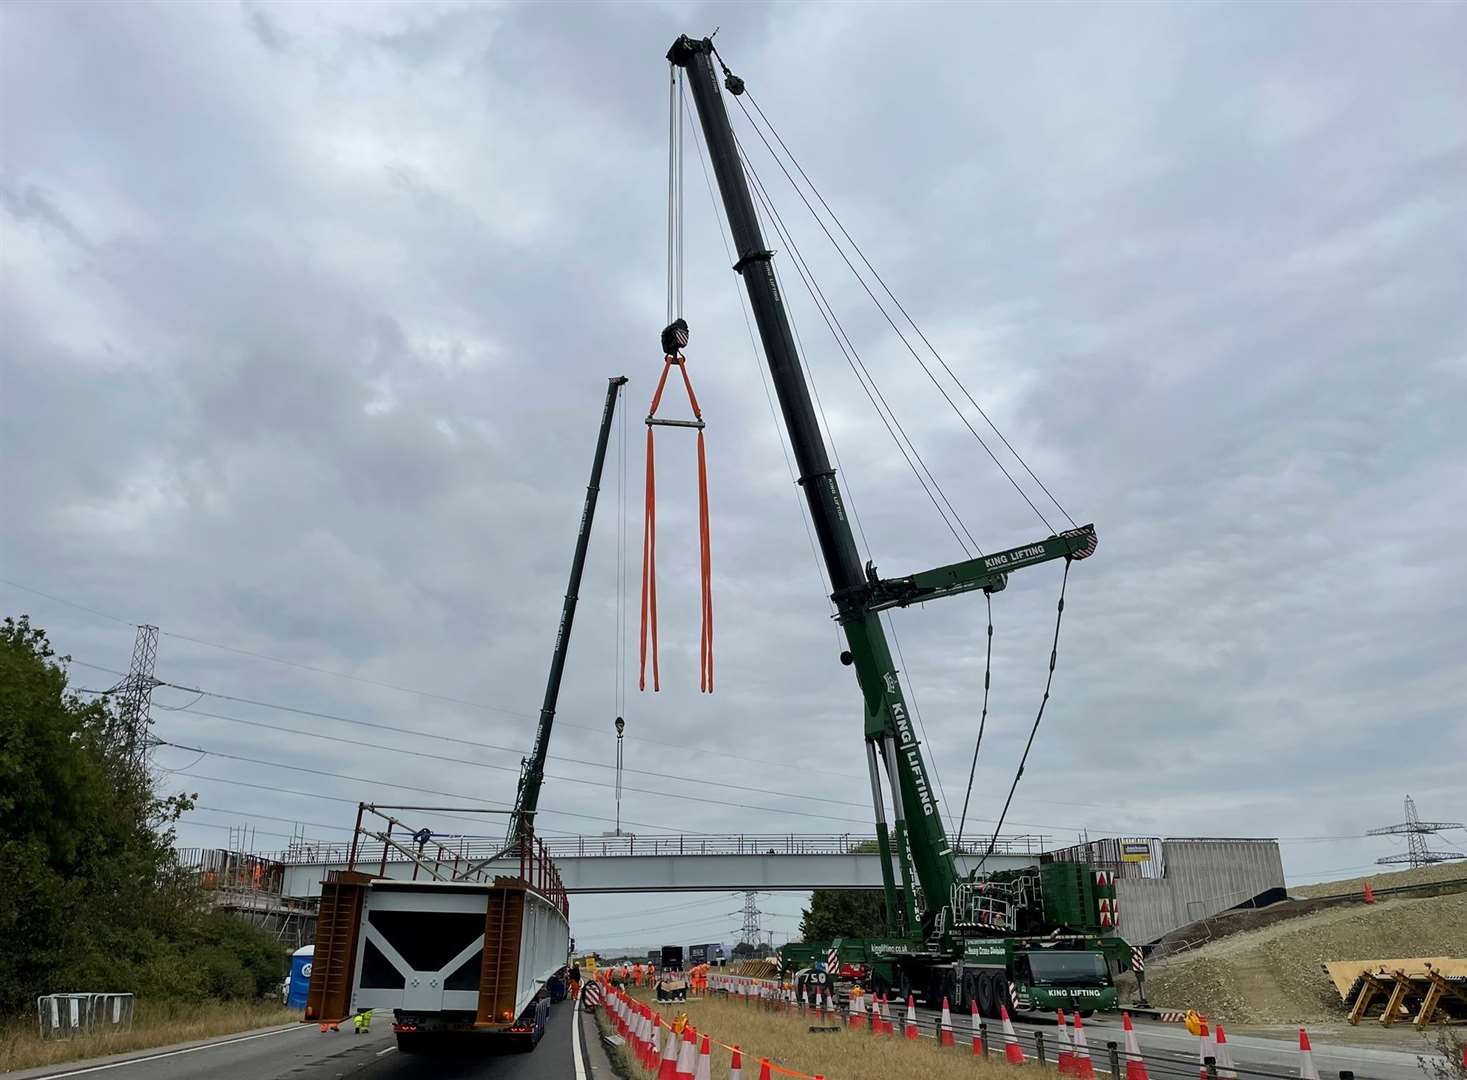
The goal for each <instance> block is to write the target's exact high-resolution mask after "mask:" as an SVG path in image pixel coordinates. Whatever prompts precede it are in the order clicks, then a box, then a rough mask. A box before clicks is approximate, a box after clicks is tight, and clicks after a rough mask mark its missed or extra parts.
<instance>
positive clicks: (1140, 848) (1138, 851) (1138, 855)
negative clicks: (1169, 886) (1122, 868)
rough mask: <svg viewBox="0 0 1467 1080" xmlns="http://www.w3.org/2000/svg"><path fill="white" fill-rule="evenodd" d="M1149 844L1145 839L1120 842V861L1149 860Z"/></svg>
mask: <svg viewBox="0 0 1467 1080" xmlns="http://www.w3.org/2000/svg"><path fill="white" fill-rule="evenodd" d="M1150 861H1151V845H1150V844H1148V843H1147V842H1146V841H1144V840H1141V841H1129V840H1125V841H1122V842H1121V862H1150Z"/></svg>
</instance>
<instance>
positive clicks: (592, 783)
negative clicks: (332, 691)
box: [169, 721, 865, 828]
mask: <svg viewBox="0 0 1467 1080" xmlns="http://www.w3.org/2000/svg"><path fill="white" fill-rule="evenodd" d="M246 723H249V724H251V726H254V727H263V728H272V729H273V730H277V731H283V732H289V733H290V734H294V735H305V736H307V737H311V738H324V739H327V740H331V737H330V736H329V735H313V734H312V733H310V732H302V731H293V730H292V729H290V728H278V727H275V726H274V725H271V724H263V723H259V722H257V721H246ZM331 741H334V740H331ZM169 745H171V746H181V744H179V743H174V742H169ZM186 749H190V750H195V751H197V750H200V749H203V748H202V747H198V746H191V747H186ZM376 749H382V750H388V751H391V752H392V753H394V754H407V755H409V756H412V757H421V758H429V759H433V760H438V761H448V762H453V763H455V764H460V765H462V764H468V765H472V766H474V767H477V768H488V769H495V770H497V771H500V772H514V773H518V772H519V770H518V769H517V768H513V767H511V766H508V765H490V764H488V763H487V762H482V761H474V762H464V761H463V759H461V758H453V757H448V756H447V755H444V754H429V753H425V752H424V751H421V750H404V749H401V748H399V747H378V748H376ZM209 756H210V757H222V758H230V759H232V760H238V761H246V762H252V763H253V764H257V765H277V766H278V767H279V768H283V769H294V770H296V771H298V772H316V771H318V770H314V769H306V768H303V767H301V766H298V765H282V764H279V763H277V762H268V761H266V762H260V761H255V760H254V759H253V758H246V757H240V756H239V755H235V754H226V753H223V752H221V751H218V750H210V751H209ZM327 775H329V774H327ZM545 778H546V779H547V780H561V781H564V782H566V783H569V784H576V785H579V786H582V787H599V788H607V789H614V788H615V786H616V785H615V784H608V783H605V782H604V781H601V780H584V779H581V778H579V777H574V776H559V775H556V774H553V773H546V774H545ZM348 779H356V780H360V779H361V777H348ZM363 782H365V783H370V782H371V781H363ZM399 786H401V785H399ZM626 790H628V791H631V792H633V793H634V794H637V795H643V796H649V797H651V798H655V799H676V800H678V801H679V802H682V803H686V802H687V801H688V800H689V799H693V798H696V799H697V801H698V802H699V803H701V804H703V805H708V806H731V807H733V808H734V809H736V810H753V811H756V812H761V813H767V814H782V815H785V816H789V817H805V818H815V819H818V820H821V821H838V822H840V823H841V824H843V825H862V824H865V822H863V821H861V820H860V819H857V818H846V817H836V816H835V815H833V814H817V813H813V812H811V811H808V810H792V809H789V808H788V807H782V806H758V805H755V804H754V803H749V802H741V803H739V802H728V801H726V800H723V799H710V798H707V797H706V796H702V795H699V796H693V795H688V794H683V793H677V792H666V791H651V790H648V789H646V788H627V789H626ZM438 794H444V793H443V792H438ZM764 794H767V793H764ZM455 797H458V798H466V797H467V796H455ZM781 797H785V796H781ZM788 797H789V798H797V799H799V798H805V797H806V796H803V795H792V796H788ZM812 798H815V797H813V796H812ZM481 801H482V800H481ZM819 801H822V802H836V801H837V800H834V799H820V800H819ZM843 805H847V806H855V805H857V804H855V803H845V804H843ZM598 820H606V819H604V818H602V819H598ZM655 827H656V828H662V827H663V826H655Z"/></svg>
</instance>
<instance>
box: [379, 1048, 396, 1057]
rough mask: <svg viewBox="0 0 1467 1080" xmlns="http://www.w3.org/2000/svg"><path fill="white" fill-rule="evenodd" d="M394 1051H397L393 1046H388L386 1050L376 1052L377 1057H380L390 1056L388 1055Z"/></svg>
mask: <svg viewBox="0 0 1467 1080" xmlns="http://www.w3.org/2000/svg"><path fill="white" fill-rule="evenodd" d="M396 1049H397V1047H395V1046H389V1047H388V1048H387V1049H386V1050H378V1051H377V1056H378V1057H381V1056H382V1055H383V1054H390V1053H392V1052H393V1051H394V1050H396Z"/></svg>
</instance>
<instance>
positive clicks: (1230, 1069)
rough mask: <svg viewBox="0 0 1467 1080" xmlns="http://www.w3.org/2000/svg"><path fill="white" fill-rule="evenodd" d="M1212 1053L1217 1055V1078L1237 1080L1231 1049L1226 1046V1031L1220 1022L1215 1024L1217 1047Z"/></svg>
mask: <svg viewBox="0 0 1467 1080" xmlns="http://www.w3.org/2000/svg"><path fill="white" fill-rule="evenodd" d="M1213 1053H1214V1054H1215V1055H1216V1057H1217V1062H1216V1064H1217V1075H1218V1080H1238V1070H1237V1068H1236V1067H1235V1066H1234V1065H1233V1051H1232V1048H1231V1047H1229V1046H1228V1033H1227V1032H1226V1031H1224V1030H1223V1026H1222V1025H1221V1024H1218V1025H1217V1049H1216V1050H1214V1051H1213Z"/></svg>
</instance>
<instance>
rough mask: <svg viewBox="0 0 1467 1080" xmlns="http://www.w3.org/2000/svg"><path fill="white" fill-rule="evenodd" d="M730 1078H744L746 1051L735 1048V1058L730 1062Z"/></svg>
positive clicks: (736, 1079)
mask: <svg viewBox="0 0 1467 1080" xmlns="http://www.w3.org/2000/svg"><path fill="white" fill-rule="evenodd" d="M728 1080H744V1053H743V1051H742V1050H740V1049H739V1048H738V1047H737V1046H735V1047H734V1048H733V1060H732V1061H730V1062H729V1063H728Z"/></svg>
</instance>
